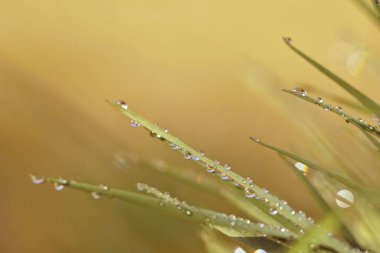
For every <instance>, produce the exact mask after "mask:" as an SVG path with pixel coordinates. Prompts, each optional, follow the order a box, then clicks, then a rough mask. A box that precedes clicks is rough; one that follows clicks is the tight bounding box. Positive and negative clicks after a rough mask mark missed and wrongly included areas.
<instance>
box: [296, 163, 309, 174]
mask: <svg viewBox="0 0 380 253" xmlns="http://www.w3.org/2000/svg"><path fill="white" fill-rule="evenodd" d="M294 167H296V168H297V169H298V170H299V171H301V172H302V173H303V174H304V175H305V176H307V173H308V172H309V167H308V166H307V165H305V164H303V163H300V162H296V163H295V164H294Z"/></svg>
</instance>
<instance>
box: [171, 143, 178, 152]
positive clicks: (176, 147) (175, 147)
mask: <svg viewBox="0 0 380 253" xmlns="http://www.w3.org/2000/svg"><path fill="white" fill-rule="evenodd" d="M169 146H170V147H171V148H172V149H174V150H179V149H181V148H180V147H179V146H178V145H176V144H174V143H170V145H169Z"/></svg>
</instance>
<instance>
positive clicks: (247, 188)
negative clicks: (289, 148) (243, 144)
mask: <svg viewBox="0 0 380 253" xmlns="http://www.w3.org/2000/svg"><path fill="white" fill-rule="evenodd" d="M295 89H296V91H297V92H299V93H300V94H304V95H303V96H306V91H304V90H303V89H302V88H295ZM115 104H116V105H118V106H120V107H121V108H122V109H124V110H127V109H128V108H129V107H128V105H127V104H126V103H125V102H124V101H123V100H117V101H116V102H115ZM140 125H141V124H140V123H139V122H137V121H135V120H131V122H130V126H131V127H139V126H140ZM157 127H158V126H157ZM163 131H164V132H168V129H166V128H164V129H163ZM150 134H151V136H152V137H156V138H158V139H160V140H163V137H162V136H160V135H159V134H157V133H153V132H151V133H150ZM253 140H254V141H255V142H260V140H259V139H257V138H253ZM169 146H170V147H171V148H172V149H173V150H176V151H179V152H181V153H183V156H184V158H185V159H186V160H190V159H192V160H194V161H200V160H201V158H200V157H203V156H204V155H205V153H204V152H203V151H202V150H200V151H199V152H198V153H199V155H193V154H191V153H190V152H188V151H186V150H182V148H181V147H179V146H178V145H176V144H175V143H170V144H169ZM219 165H220V161H219V160H215V161H214V162H212V163H209V164H206V166H205V167H206V171H207V172H208V173H212V174H217V175H218V176H219V177H220V179H222V180H224V181H233V184H234V186H235V187H237V188H239V189H242V190H244V195H245V197H246V198H248V199H252V198H255V199H256V200H262V201H264V202H265V203H266V204H270V200H269V199H268V198H266V197H260V196H259V194H256V192H255V191H254V190H253V187H254V183H253V180H252V179H251V178H249V177H247V178H246V179H244V180H243V182H242V183H243V185H242V184H240V183H239V182H237V181H234V180H233V179H232V178H231V177H230V173H231V165H230V164H228V163H226V164H224V166H223V168H224V169H225V170H226V172H219V171H217V170H216V166H219ZM263 194H264V195H268V196H269V194H270V193H269V191H268V190H267V189H266V188H262V194H261V195H263ZM272 197H274V200H275V204H274V205H275V206H273V207H270V208H269V209H268V213H269V214H270V215H272V216H274V215H277V214H278V213H279V211H282V210H283V209H284V207H287V209H288V210H289V213H290V215H292V216H295V217H297V218H298V220H299V221H301V220H306V221H307V222H308V223H309V224H314V220H313V219H312V218H311V217H306V215H305V213H304V212H303V211H298V212H297V211H295V210H294V209H292V208H291V207H289V206H288V204H287V201H285V200H280V199H278V198H277V197H275V196H272ZM300 233H301V234H303V233H304V231H303V230H302V229H301V230H300Z"/></svg>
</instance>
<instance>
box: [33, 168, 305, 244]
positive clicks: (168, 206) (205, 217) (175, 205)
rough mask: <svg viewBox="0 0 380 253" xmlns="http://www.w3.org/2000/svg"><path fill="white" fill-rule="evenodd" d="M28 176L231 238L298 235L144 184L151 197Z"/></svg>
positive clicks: (60, 187)
mask: <svg viewBox="0 0 380 253" xmlns="http://www.w3.org/2000/svg"><path fill="white" fill-rule="evenodd" d="M31 177H32V180H33V182H36V179H38V180H40V181H39V183H45V182H46V183H52V184H54V186H55V188H56V189H60V190H62V189H63V188H64V187H70V188H73V189H76V190H80V191H84V192H88V193H91V195H92V197H93V198H95V199H99V198H100V197H101V196H106V197H112V198H118V199H121V200H125V201H128V202H131V203H135V204H140V205H143V206H149V207H155V208H159V209H161V210H163V211H165V212H168V213H170V214H174V215H176V216H180V217H187V218H190V219H193V220H195V221H198V222H201V223H202V224H205V225H208V226H211V227H215V228H216V229H217V230H219V231H220V232H222V233H224V234H226V233H225V231H227V230H228V231H230V233H233V235H234V237H256V236H267V237H268V238H274V239H275V240H279V239H281V240H285V241H289V240H293V239H295V238H297V235H296V234H295V233H293V232H290V231H289V230H287V229H284V228H275V227H270V226H262V225H260V224H256V223H253V222H251V221H250V220H248V219H243V218H239V217H236V216H235V215H227V214H224V213H218V212H215V211H211V210H208V209H202V208H198V207H195V206H192V205H189V204H187V203H186V202H184V201H179V200H178V199H177V198H173V197H171V196H170V195H169V194H167V193H162V192H160V191H159V190H157V189H155V188H153V187H150V186H148V185H146V184H141V183H138V184H137V189H138V190H139V191H145V192H146V193H148V194H151V195H153V196H154V197H150V196H147V195H145V194H141V193H134V192H130V191H124V190H120V189H114V188H111V187H108V186H104V185H92V184H87V183H82V182H76V181H73V180H67V179H63V178H58V179H57V178H44V177H37V176H33V175H31ZM58 187H59V188H58ZM227 235H228V234H227Z"/></svg>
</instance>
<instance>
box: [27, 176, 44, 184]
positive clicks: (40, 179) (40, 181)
mask: <svg viewBox="0 0 380 253" xmlns="http://www.w3.org/2000/svg"><path fill="white" fill-rule="evenodd" d="M29 176H30V179H31V180H32V183H33V184H43V183H45V178H43V177H37V176H35V175H29Z"/></svg>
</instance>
